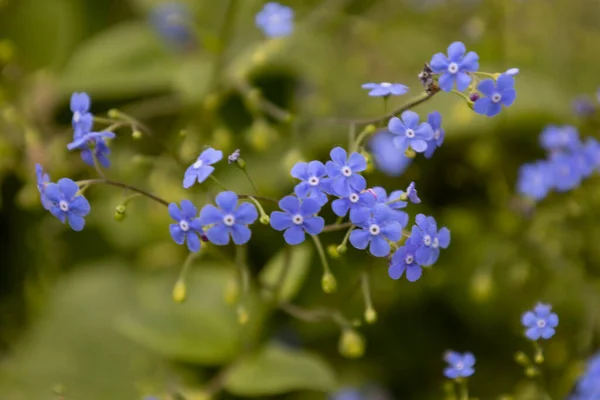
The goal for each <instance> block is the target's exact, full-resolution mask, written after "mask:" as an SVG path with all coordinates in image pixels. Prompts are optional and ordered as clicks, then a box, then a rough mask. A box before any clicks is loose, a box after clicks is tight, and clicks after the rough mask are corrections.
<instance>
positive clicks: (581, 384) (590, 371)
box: [568, 354, 600, 400]
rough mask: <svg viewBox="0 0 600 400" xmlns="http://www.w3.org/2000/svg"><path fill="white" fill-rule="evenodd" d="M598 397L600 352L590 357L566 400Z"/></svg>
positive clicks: (599, 396)
mask: <svg viewBox="0 0 600 400" xmlns="http://www.w3.org/2000/svg"><path fill="white" fill-rule="evenodd" d="M598 399H600V354H596V355H595V356H594V357H592V358H591V359H590V360H589V361H588V363H587V367H586V370H585V372H584V374H583V376H582V377H581V378H579V381H578V382H577V386H576V387H575V393H574V394H573V396H571V397H569V398H568V400H598Z"/></svg>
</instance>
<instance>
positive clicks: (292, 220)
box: [271, 196, 325, 245]
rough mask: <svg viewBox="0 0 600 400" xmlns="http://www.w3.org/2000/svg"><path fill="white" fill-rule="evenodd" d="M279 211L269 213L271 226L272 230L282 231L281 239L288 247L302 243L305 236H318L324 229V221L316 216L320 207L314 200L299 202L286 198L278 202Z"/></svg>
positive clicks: (294, 198)
mask: <svg viewBox="0 0 600 400" xmlns="http://www.w3.org/2000/svg"><path fill="white" fill-rule="evenodd" d="M279 208H281V209H282V210H283V211H284V212H281V211H273V212H272V213H271V226H272V227H273V229H275V230H278V231H283V230H285V232H284V233H283V238H284V239H285V241H286V242H287V244H290V245H296V244H300V243H302V242H304V239H305V235H304V233H305V232H306V233H308V234H309V235H318V234H319V233H321V231H323V228H324V227H325V220H324V219H323V218H321V217H319V216H316V214H318V213H319V211H320V210H321V206H319V203H318V202H317V201H316V200H315V199H311V198H306V199H304V200H300V199H298V198H297V197H294V196H286V197H284V198H283V199H281V200H279Z"/></svg>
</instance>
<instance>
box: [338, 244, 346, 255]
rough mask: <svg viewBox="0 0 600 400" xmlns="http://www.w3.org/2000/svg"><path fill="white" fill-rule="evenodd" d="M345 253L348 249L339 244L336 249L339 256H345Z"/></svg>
mask: <svg viewBox="0 0 600 400" xmlns="http://www.w3.org/2000/svg"><path fill="white" fill-rule="evenodd" d="M346 251H348V248H347V247H346V245H345V244H340V245H339V246H338V247H337V252H338V253H339V254H345V253H346Z"/></svg>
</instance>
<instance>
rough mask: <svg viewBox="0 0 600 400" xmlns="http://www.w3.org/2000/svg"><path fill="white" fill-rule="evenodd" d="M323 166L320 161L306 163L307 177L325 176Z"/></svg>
mask: <svg viewBox="0 0 600 400" xmlns="http://www.w3.org/2000/svg"><path fill="white" fill-rule="evenodd" d="M325 174H326V171H325V165H323V163H322V162H321V161H311V162H309V163H308V175H310V176H316V177H319V178H320V177H323V176H325Z"/></svg>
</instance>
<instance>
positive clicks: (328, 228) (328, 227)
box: [323, 222, 352, 232]
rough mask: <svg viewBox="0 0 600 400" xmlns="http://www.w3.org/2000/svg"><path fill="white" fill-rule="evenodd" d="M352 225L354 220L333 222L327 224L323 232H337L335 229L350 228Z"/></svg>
mask: <svg viewBox="0 0 600 400" xmlns="http://www.w3.org/2000/svg"><path fill="white" fill-rule="evenodd" d="M351 226H352V222H344V223H343V224H337V223H336V224H331V225H326V226H325V227H324V228H323V232H335V231H343V230H344V229H348V228H350V227H351Z"/></svg>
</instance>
